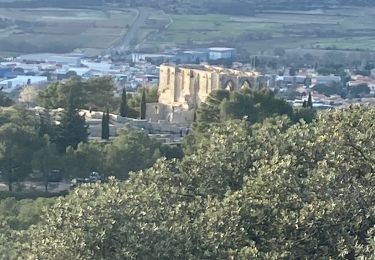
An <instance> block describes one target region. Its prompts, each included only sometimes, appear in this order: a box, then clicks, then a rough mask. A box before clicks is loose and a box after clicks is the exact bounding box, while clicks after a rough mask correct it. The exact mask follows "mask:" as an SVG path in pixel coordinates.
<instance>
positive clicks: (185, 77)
mask: <svg viewBox="0 0 375 260" xmlns="http://www.w3.org/2000/svg"><path fill="white" fill-rule="evenodd" d="M159 80H160V81H159V103H154V104H149V105H148V108H147V118H148V119H150V120H152V121H155V120H166V121H169V122H174V123H181V124H188V123H189V122H192V120H193V118H194V112H192V111H194V110H195V109H196V108H198V107H199V105H200V104H201V103H202V102H205V100H206V99H207V97H208V95H209V94H210V93H211V92H212V91H213V90H219V89H227V90H230V91H236V90H240V89H241V88H244V87H249V88H253V87H259V86H260V85H262V82H263V81H264V78H263V77H261V76H260V75H259V74H258V73H256V72H254V71H239V70H233V69H226V68H222V67H214V66H208V65H167V64H164V65H161V66H160V79H159Z"/></svg>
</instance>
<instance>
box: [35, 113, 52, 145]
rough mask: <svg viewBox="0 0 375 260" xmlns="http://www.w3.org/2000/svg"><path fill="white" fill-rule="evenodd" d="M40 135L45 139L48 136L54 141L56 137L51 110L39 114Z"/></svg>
mask: <svg viewBox="0 0 375 260" xmlns="http://www.w3.org/2000/svg"><path fill="white" fill-rule="evenodd" d="M38 135H39V137H43V136H44V135H48V136H49V137H50V139H53V136H54V127H53V124H52V119H51V116H50V113H49V110H46V111H44V112H41V113H40V114H39V126H38Z"/></svg>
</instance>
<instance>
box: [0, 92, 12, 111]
mask: <svg viewBox="0 0 375 260" xmlns="http://www.w3.org/2000/svg"><path fill="white" fill-rule="evenodd" d="M13 104H14V101H13V100H12V99H11V98H9V97H8V96H7V95H6V94H5V93H3V92H2V91H0V106H1V107H10V106H12V105H13Z"/></svg>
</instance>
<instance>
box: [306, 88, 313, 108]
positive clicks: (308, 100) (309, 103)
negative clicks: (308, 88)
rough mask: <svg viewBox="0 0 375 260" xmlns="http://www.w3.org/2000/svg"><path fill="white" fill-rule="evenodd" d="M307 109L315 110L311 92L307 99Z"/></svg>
mask: <svg viewBox="0 0 375 260" xmlns="http://www.w3.org/2000/svg"><path fill="white" fill-rule="evenodd" d="M307 107H308V108H313V101H312V96H311V92H309V97H308V99H307Z"/></svg>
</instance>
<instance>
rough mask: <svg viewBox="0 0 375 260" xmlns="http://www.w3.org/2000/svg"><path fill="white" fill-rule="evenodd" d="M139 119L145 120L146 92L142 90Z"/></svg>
mask: <svg viewBox="0 0 375 260" xmlns="http://www.w3.org/2000/svg"><path fill="white" fill-rule="evenodd" d="M141 119H146V91H145V90H143V92H142V98H141Z"/></svg>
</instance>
